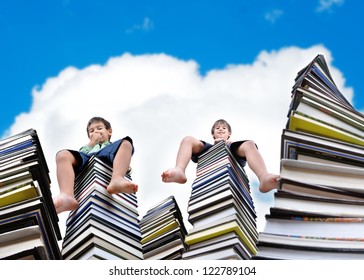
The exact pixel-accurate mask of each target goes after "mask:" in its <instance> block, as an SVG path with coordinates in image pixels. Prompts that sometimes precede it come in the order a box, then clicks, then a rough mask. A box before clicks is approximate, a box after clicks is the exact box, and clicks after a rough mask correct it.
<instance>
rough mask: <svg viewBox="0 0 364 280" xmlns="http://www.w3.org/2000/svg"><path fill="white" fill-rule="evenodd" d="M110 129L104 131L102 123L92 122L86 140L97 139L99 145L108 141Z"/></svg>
mask: <svg viewBox="0 0 364 280" xmlns="http://www.w3.org/2000/svg"><path fill="white" fill-rule="evenodd" d="M111 133H112V129H111V128H110V129H106V127H105V124H104V123H103V122H94V123H92V124H91V125H90V126H89V128H88V138H90V139H92V138H96V139H99V141H98V142H99V143H104V142H106V141H109V139H110V137H111Z"/></svg>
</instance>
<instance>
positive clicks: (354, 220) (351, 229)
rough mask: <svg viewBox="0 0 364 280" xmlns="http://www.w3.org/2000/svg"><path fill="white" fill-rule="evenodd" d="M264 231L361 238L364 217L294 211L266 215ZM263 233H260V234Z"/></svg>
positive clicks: (322, 236)
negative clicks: (291, 212) (302, 213)
mask: <svg viewBox="0 0 364 280" xmlns="http://www.w3.org/2000/svg"><path fill="white" fill-rule="evenodd" d="M263 232H264V233H269V234H280V235H284V234H286V235H287V234H288V235H293V236H310V237H317V238H347V239H361V238H363V236H364V235H363V234H364V219H363V218H362V217H340V216H331V217H330V216H323V215H321V216H320V215H318V214H315V215H311V216H309V214H307V213H306V214H304V215H301V216H300V215H299V213H294V214H292V215H290V214H289V213H285V215H281V216H278V215H273V214H272V211H271V214H267V215H266V224H265V227H264V231H263ZM261 234H262V233H259V236H260V235H261Z"/></svg>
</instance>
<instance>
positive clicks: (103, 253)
mask: <svg viewBox="0 0 364 280" xmlns="http://www.w3.org/2000/svg"><path fill="white" fill-rule="evenodd" d="M111 175H112V167H110V166H109V165H107V164H106V163H104V162H102V161H101V160H100V159H98V158H97V157H94V156H93V157H91V159H90V160H89V162H88V164H87V166H86V167H85V168H84V169H83V171H82V172H81V173H80V174H79V175H77V177H76V178H75V198H76V199H77V201H78V202H79V206H78V208H76V209H75V210H73V211H71V212H70V213H69V215H68V218H67V221H66V232H65V237H64V239H63V243H62V255H63V258H64V259H65V260H89V259H101V260H118V259H121V260H140V259H143V252H142V246H141V242H140V241H141V233H140V227H139V218H138V216H139V214H138V211H137V207H138V203H137V197H136V195H135V194H124V193H122V194H112V195H111V194H109V193H108V192H107V190H106V188H107V186H108V184H109V182H110V180H111ZM125 178H126V179H128V180H131V176H130V174H129V173H128V174H127V175H126V176H125Z"/></svg>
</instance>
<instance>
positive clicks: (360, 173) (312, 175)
mask: <svg viewBox="0 0 364 280" xmlns="http://www.w3.org/2000/svg"><path fill="white" fill-rule="evenodd" d="M280 176H281V178H284V179H288V180H293V181H298V182H304V183H306V184H312V185H324V186H330V187H333V188H338V189H341V190H348V191H352V192H360V193H363V192H364V188H363V180H364V168H359V167H347V166H338V165H331V164H323V163H316V162H309V161H303V160H292V159H281V171H280Z"/></svg>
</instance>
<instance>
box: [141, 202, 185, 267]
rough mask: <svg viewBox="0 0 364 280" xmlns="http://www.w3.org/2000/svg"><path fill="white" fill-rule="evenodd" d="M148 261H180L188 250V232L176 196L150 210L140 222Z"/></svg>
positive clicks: (144, 252) (145, 256) (144, 250)
mask: <svg viewBox="0 0 364 280" xmlns="http://www.w3.org/2000/svg"><path fill="white" fill-rule="evenodd" d="M140 230H141V233H142V240H141V242H142V246H143V254H144V259H146V260H179V259H182V254H183V253H184V252H185V251H186V250H187V244H186V243H185V242H184V239H185V237H186V234H187V230H186V228H185V225H184V223H183V217H182V213H181V210H180V208H179V207H178V204H177V201H176V199H175V198H174V196H170V197H168V198H167V199H165V200H163V201H161V202H160V203H158V204H157V205H155V206H153V207H152V208H150V209H149V210H148V211H147V213H146V214H145V215H144V217H143V218H142V219H141V221H140Z"/></svg>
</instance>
